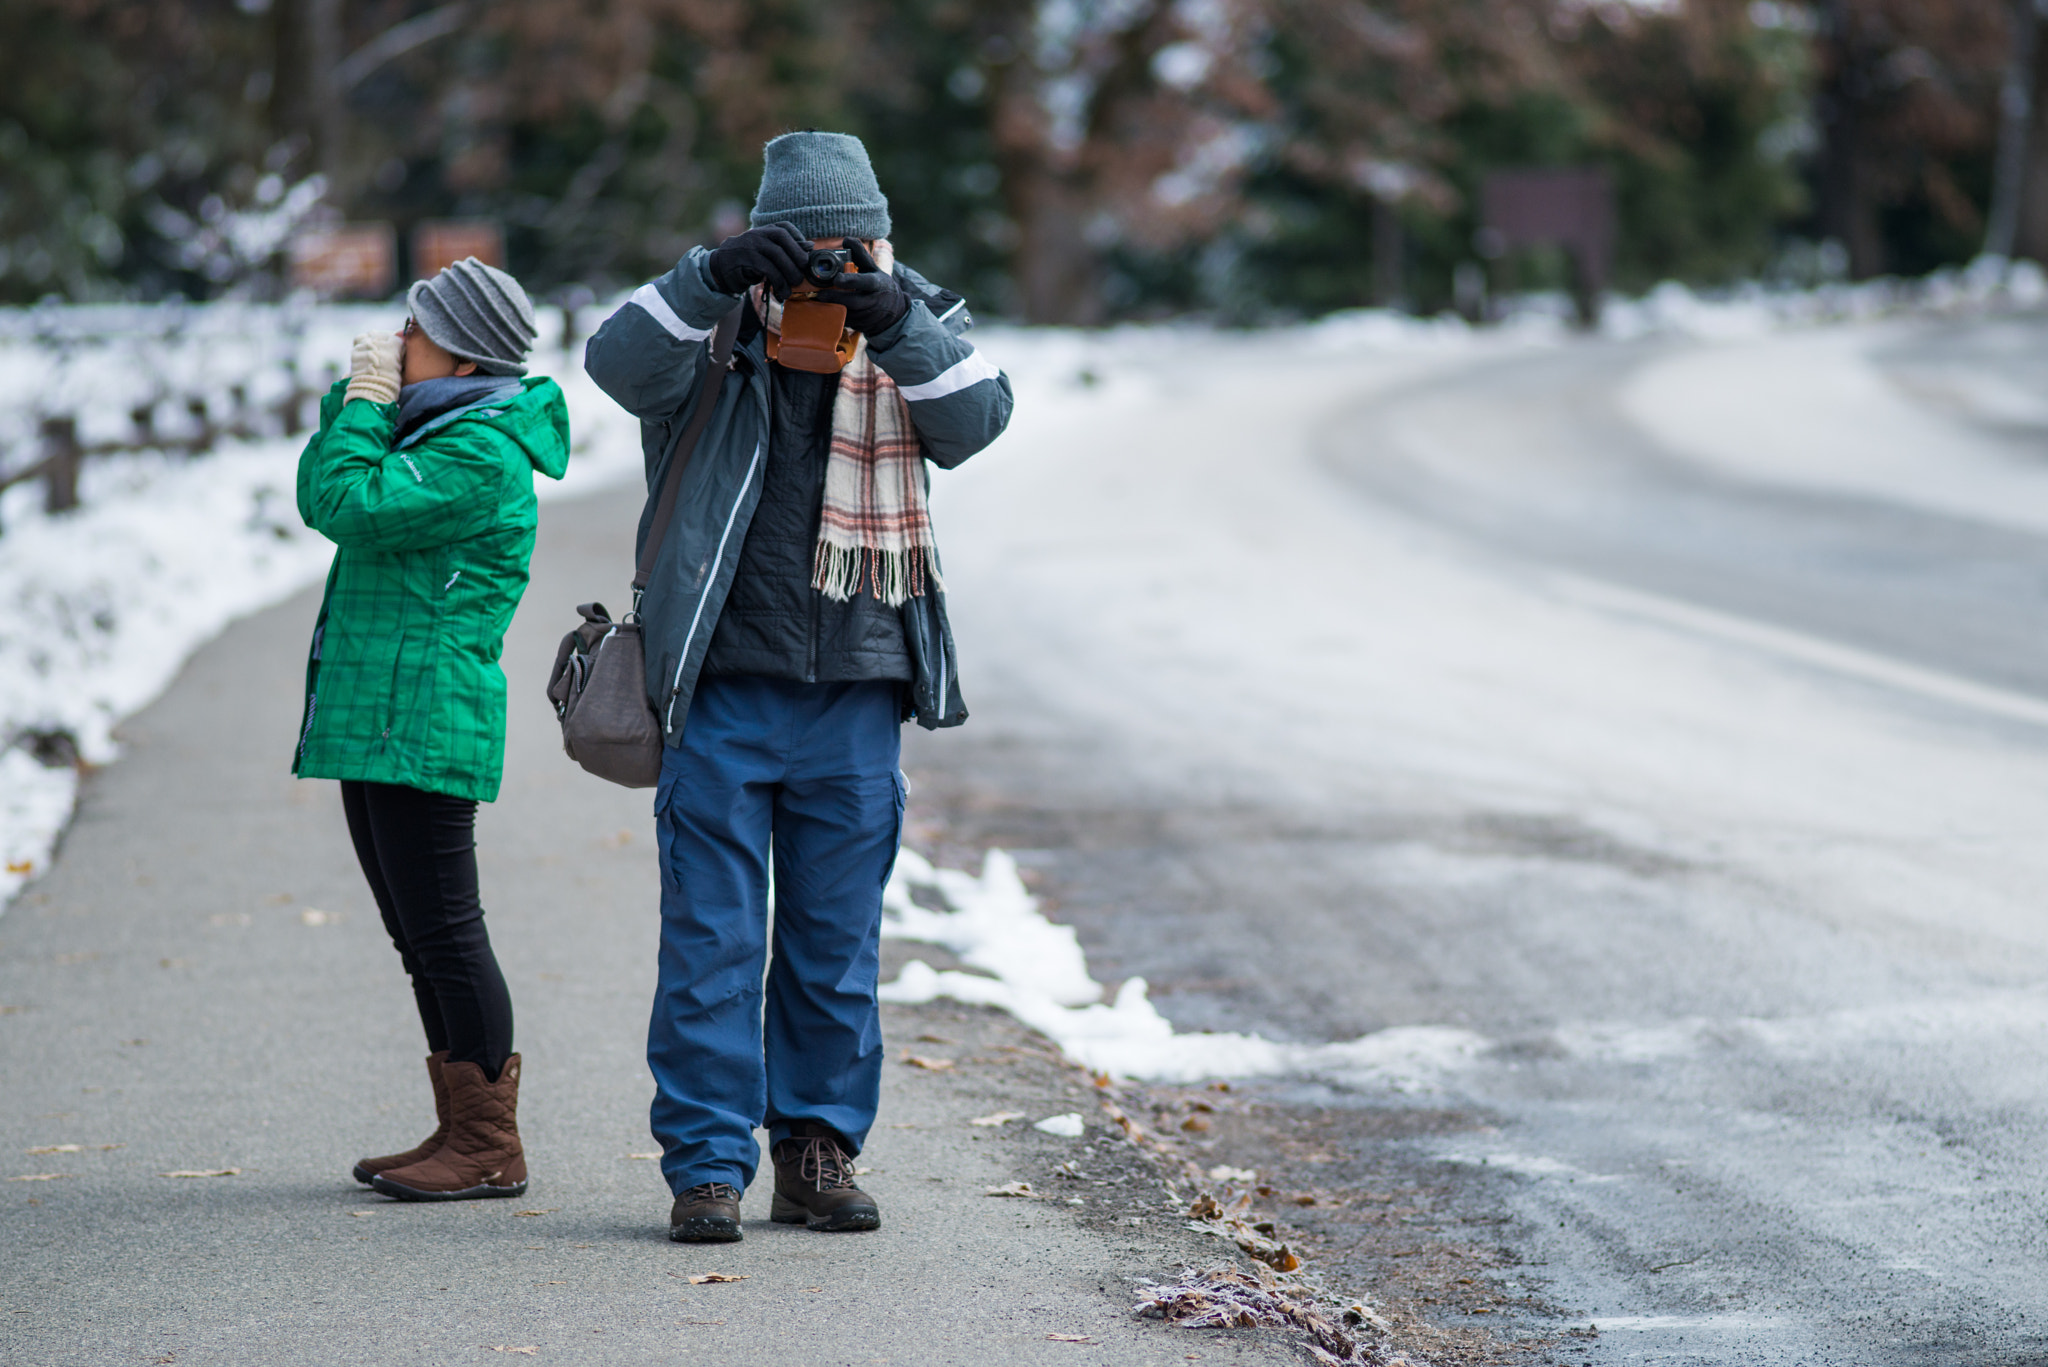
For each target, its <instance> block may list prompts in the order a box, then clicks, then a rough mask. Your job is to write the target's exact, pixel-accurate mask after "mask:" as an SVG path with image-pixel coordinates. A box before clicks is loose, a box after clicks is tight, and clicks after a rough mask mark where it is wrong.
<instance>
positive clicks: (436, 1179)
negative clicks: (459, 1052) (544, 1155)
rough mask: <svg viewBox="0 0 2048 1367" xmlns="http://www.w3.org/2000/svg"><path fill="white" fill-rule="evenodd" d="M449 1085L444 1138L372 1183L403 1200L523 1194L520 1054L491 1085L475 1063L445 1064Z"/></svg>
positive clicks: (377, 1176) (459, 1198)
mask: <svg viewBox="0 0 2048 1367" xmlns="http://www.w3.org/2000/svg"><path fill="white" fill-rule="evenodd" d="M441 1076H442V1078H443V1079H445V1080H446V1082H447V1084H448V1137H447V1138H446V1139H444V1140H442V1141H441V1147H440V1148H438V1149H436V1150H434V1152H433V1153H431V1154H429V1155H427V1156H426V1157H425V1158H422V1159H420V1160H419V1161H418V1162H417V1163H409V1164H407V1165H406V1166H405V1167H402V1168H390V1169H387V1170H386V1171H384V1172H380V1173H377V1174H376V1175H375V1176H373V1177H371V1178H370V1185H371V1186H372V1187H375V1188H376V1189H377V1190H378V1191H381V1192H383V1193H384V1194H385V1195H386V1196H396V1197H397V1198H398V1199H399V1200H401V1201H467V1200H471V1199H473V1198H476V1197H481V1196H523V1195H525V1193H526V1151H525V1149H523V1148H522V1147H520V1143H519V1055H517V1054H514V1055H512V1057H510V1058H508V1059H506V1060H505V1067H504V1070H503V1071H501V1072H500V1073H499V1074H498V1080H497V1081H496V1082H492V1081H490V1080H489V1079H487V1078H486V1077H485V1076H484V1070H483V1069H482V1068H480V1067H479V1066H477V1065H476V1064H474V1063H443V1064H442V1065H441Z"/></svg>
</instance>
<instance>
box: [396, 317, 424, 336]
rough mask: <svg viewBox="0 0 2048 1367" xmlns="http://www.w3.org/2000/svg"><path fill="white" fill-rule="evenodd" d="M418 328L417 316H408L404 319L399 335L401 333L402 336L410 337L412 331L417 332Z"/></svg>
mask: <svg viewBox="0 0 2048 1367" xmlns="http://www.w3.org/2000/svg"><path fill="white" fill-rule="evenodd" d="M419 330H420V324H419V320H418V319H417V318H408V319H406V320H405V327H404V329H403V331H402V332H401V333H400V335H401V336H403V337H406V338H408V339H410V338H411V337H412V335H413V334H414V333H416V332H418V331H419Z"/></svg>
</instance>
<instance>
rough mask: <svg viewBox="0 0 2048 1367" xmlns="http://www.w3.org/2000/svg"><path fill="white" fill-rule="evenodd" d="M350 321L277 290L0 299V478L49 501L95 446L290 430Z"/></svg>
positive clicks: (99, 449)
mask: <svg viewBox="0 0 2048 1367" xmlns="http://www.w3.org/2000/svg"><path fill="white" fill-rule="evenodd" d="M388 312H389V310H388V309H386V310H380V311H379V313H380V315H381V314H383V313H388ZM358 321H366V320H365V319H364V318H363V315H362V312H361V311H359V310H357V309H353V308H350V309H334V308H312V307H307V306H301V305H294V304H289V303H287V304H232V303H230V304H211V305H197V306H195V305H185V304H162V305H126V304H123V305H73V306H40V307H36V308H30V309H14V310H0V492H4V491H5V490H6V489H8V488H9V487H11V486H13V485H16V484H20V483H24V482H27V481H31V480H37V479H40V480H41V481H43V484H44V488H45V498H44V503H45V507H46V508H47V509H48V510H49V511H52V512H61V511H64V510H67V509H69V508H72V507H75V506H77V503H78V498H79V475H80V470H81V467H82V465H83V463H84V462H85V461H86V460H87V459H88V458H90V457H93V456H105V455H116V454H128V453H135V452H145V451H151V452H167V453H175V454H179V455H183V456H186V457H191V456H199V455H204V454H206V453H208V452H211V451H212V450H213V449H214V448H215V446H216V445H217V444H218V443H220V442H222V441H224V440H236V441H248V440H255V439H260V438H265V437H287V436H295V435H297V434H298V433H300V432H301V431H303V430H305V428H306V426H307V424H308V423H309V421H310V420H311V406H312V403H313V401H314V400H315V399H317V397H318V396H319V394H320V393H321V392H322V391H323V390H324V389H325V388H326V387H327V386H328V385H330V384H332V383H333V382H334V380H335V378H336V376H337V375H338V374H339V373H340V371H339V364H338V360H339V358H340V357H343V356H346V355H347V336H348V332H347V329H348V327H349V326H350V325H351V324H352V323H355V322H358Z"/></svg>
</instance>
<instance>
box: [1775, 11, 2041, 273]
mask: <svg viewBox="0 0 2048 1367" xmlns="http://www.w3.org/2000/svg"><path fill="white" fill-rule="evenodd" d="M1815 12H1816V14H1817V18H1818V22H1817V24H1816V28H1817V42H1816V45H1815V60H1816V63H1817V66H1818V88H1817V93H1816V100H1815V105H1816V111H1817V115H1818V122H1819V125H1820V129H1821V150H1820V157H1819V164H1818V175H1817V182H1818V185H1817V190H1818V197H1819V202H1818V206H1817V207H1818V214H1817V225H1816V226H1817V227H1818V228H1819V230H1820V232H1821V234H1822V235H1824V236H1827V237H1829V238H1832V239H1834V240H1836V241H1838V242H1840V243H1841V244H1842V245H1843V247H1845V248H1846V249H1847V252H1848V263H1849V273H1850V274H1851V275H1853V276H1855V277H1857V278H1858V279H1862V278H1866V277H1869V276H1872V275H1878V274H1883V273H1886V272H1894V273H1916V272H1920V271H1925V270H1928V269H1930V268H1932V267H1934V266H1937V265H1940V264H1942V263H1943V262H1950V261H1958V260H1965V259H1967V258H1968V257H1969V256H1971V255H1972V254H1974V252H1975V251H1976V248H1977V244H1978V242H1979V241H1980V240H1981V237H1982V234H1983V231H1984V219H1983V214H1984V206H1985V204H1986V202H1987V200H1988V198H1989V190H1990V184H1989V182H1990V178H1991V160H1992V148H1993V144H1994V140H1995V128H1996V123H1997V108H1998V92H1999V87H2000V85H2001V84H2002V81H2003V77H2004V67H2005V58H2006V51H2007V38H2008V33H2007V27H2006V17H2005V15H2004V13H2003V12H2002V6H2001V5H2000V4H1998V3H1997V2H1996V0H1823V3H1821V4H1820V5H1818V6H1817V7H1816V11H1815Z"/></svg>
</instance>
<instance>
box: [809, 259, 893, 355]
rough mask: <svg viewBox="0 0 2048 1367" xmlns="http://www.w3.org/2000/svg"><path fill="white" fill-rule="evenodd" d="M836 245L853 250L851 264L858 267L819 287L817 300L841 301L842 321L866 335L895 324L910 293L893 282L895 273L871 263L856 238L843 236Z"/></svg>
mask: <svg viewBox="0 0 2048 1367" xmlns="http://www.w3.org/2000/svg"><path fill="white" fill-rule="evenodd" d="M839 245H840V246H842V247H845V248H846V249H847V250H848V251H849V252H851V253H852V254H853V264H854V265H856V266H858V267H860V271H859V273H858V274H856V275H842V276H840V277H839V283H837V284H836V285H834V286H833V287H832V288H831V289H829V290H819V291H818V302H819V303H821V304H844V305H845V306H846V325H847V326H848V327H850V328H852V329H853V330H854V331H855V332H865V333H867V334H868V335H869V336H870V337H872V336H873V335H874V334H876V333H877V332H886V331H887V330H888V329H890V328H892V327H894V326H896V324H897V322H898V321H899V320H900V319H901V318H902V317H903V315H904V314H906V313H908V312H910V296H909V295H907V294H905V293H904V292H903V287H902V286H901V285H899V284H897V283H896V277H895V276H893V275H891V274H890V273H889V272H887V271H885V270H883V269H882V268H881V267H880V266H877V265H876V264H875V258H874V257H872V256H869V255H868V249H867V248H866V247H863V246H862V245H861V243H860V239H859V238H857V237H849V238H845V239H844V240H842V241H841V242H840V244H839Z"/></svg>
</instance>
